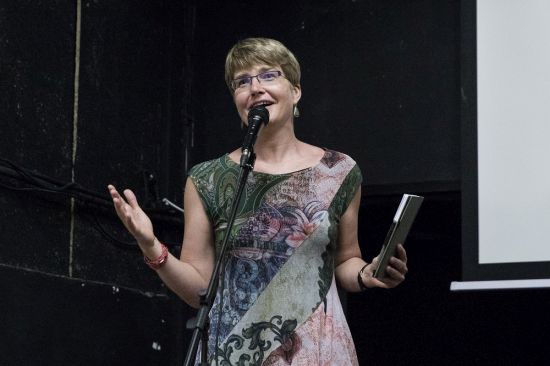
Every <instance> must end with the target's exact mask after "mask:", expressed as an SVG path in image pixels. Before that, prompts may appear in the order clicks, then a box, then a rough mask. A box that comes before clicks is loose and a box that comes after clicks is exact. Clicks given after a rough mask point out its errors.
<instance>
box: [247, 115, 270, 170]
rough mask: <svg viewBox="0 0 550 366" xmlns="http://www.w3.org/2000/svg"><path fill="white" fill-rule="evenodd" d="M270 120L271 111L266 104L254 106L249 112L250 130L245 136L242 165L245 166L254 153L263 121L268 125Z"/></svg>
mask: <svg viewBox="0 0 550 366" xmlns="http://www.w3.org/2000/svg"><path fill="white" fill-rule="evenodd" d="M268 122H269V112H268V110H267V109H266V108H265V107H264V106H261V105H260V106H257V107H254V108H252V109H251V110H250V112H248V131H247V132H246V136H245V137H244V141H243V146H242V149H241V151H242V155H241V166H245V165H246V164H247V162H248V160H249V158H250V155H251V154H252V147H253V146H254V143H255V142H256V136H258V131H260V127H261V125H262V123H263V124H264V125H267V124H268Z"/></svg>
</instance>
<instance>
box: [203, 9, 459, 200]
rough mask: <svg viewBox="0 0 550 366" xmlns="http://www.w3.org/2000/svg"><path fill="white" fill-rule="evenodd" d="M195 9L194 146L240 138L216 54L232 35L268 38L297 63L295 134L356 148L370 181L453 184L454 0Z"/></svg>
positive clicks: (228, 144)
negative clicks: (299, 72)
mask: <svg viewBox="0 0 550 366" xmlns="http://www.w3.org/2000/svg"><path fill="white" fill-rule="evenodd" d="M273 8H276V9H273ZM197 14H198V16H197V19H198V21H197V40H198V42H197V47H198V52H197V60H198V61H199V62H200V64H201V67H200V68H198V69H197V72H196V73H195V77H194V81H195V85H196V90H197V95H199V96H201V97H202V99H203V100H204V102H203V103H202V104H201V106H200V107H199V108H202V114H201V115H200V117H199V119H200V124H201V126H202V127H204V128H201V129H200V130H198V131H197V141H199V142H200V144H201V146H199V147H198V149H199V151H200V153H199V156H201V157H202V156H205V155H206V156H212V157H214V156H216V155H219V154H221V153H224V152H227V151H232V150H233V149H234V148H235V147H236V146H238V144H239V142H240V135H241V134H242V132H241V131H239V130H238V125H239V119H238V116H237V115H236V113H235V111H234V107H233V105H232V101H231V98H230V96H229V94H228V92H227V88H226V86H225V84H224V82H223V65H224V60H225V54H226V53H227V51H228V50H229V48H230V47H231V46H232V45H233V44H234V43H235V41H236V40H238V39H241V38H246V37H250V36H265V37H273V38H276V39H279V40H281V41H282V42H283V43H285V44H286V45H287V46H288V47H289V48H290V49H291V50H293V51H294V52H295V54H296V56H297V58H298V60H299V61H300V63H301V66H302V74H303V77H302V92H303V93H302V101H301V102H300V104H299V105H300V109H301V112H302V113H301V114H302V117H300V118H299V119H297V120H296V131H297V134H298V136H299V137H300V138H302V139H303V140H305V141H307V142H310V143H312V144H315V145H320V146H326V147H329V148H332V149H336V150H340V151H344V152H346V153H347V154H349V155H351V156H352V157H354V158H355V159H356V160H357V161H358V163H359V165H360V166H361V168H362V169H363V171H364V173H365V176H366V178H367V184H368V185H375V186H378V185H384V186H386V188H387V187H388V186H391V185H403V184H406V183H407V184H410V185H411V186H416V185H417V184H418V183H422V184H420V186H422V185H424V186H427V183H428V182H437V186H438V187H439V188H440V189H441V188H443V189H446V190H449V189H457V188H458V182H459V180H460V169H459V167H460V150H459V146H460V125H459V123H458V121H459V107H460V104H459V102H460V99H459V95H460V94H459V84H460V73H459V71H460V69H459V67H458V66H459V39H460V28H459V21H460V13H459V2H458V1H440V2H437V1H397V2H396V1H390V2H381V1H335V2H313V1H297V2H296V1H292V2H290V1H286V2H285V1H283V2H282V3H281V2H279V3H278V4H277V6H272V5H262V6H260V7H259V5H258V4H257V3H256V2H251V1H240V2H239V4H238V5H236V4H234V3H233V2H225V3H223V5H222V4H218V5H217V8H216V11H213V7H212V6H211V5H208V3H207V4H204V3H201V5H199V7H198V13H197ZM228 14H235V16H234V17H232V16H229V17H228ZM216 29H220V30H222V29H223V31H222V32H217V31H215V30H216ZM201 148H202V149H201ZM430 188H431V187H430Z"/></svg>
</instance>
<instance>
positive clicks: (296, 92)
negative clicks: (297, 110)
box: [292, 84, 302, 105]
mask: <svg viewBox="0 0 550 366" xmlns="http://www.w3.org/2000/svg"><path fill="white" fill-rule="evenodd" d="M292 90H293V92H294V105H296V104H298V102H299V101H300V98H301V97H302V86H301V85H300V84H297V85H293V86H292Z"/></svg>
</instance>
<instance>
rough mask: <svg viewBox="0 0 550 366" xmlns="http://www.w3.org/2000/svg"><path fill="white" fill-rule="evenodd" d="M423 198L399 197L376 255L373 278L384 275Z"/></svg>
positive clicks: (410, 195)
mask: <svg viewBox="0 0 550 366" xmlns="http://www.w3.org/2000/svg"><path fill="white" fill-rule="evenodd" d="M423 200H424V197H422V196H416V195H413V194H404V195H403V197H402V198H401V202H400V203H399V207H398V208H397V211H396V212H395V216H394V217H393V221H392V223H391V225H390V228H389V230H388V233H387V234H386V238H385V239H384V245H383V246H382V250H381V251H380V255H379V257H378V258H379V262H378V267H377V268H376V270H375V271H374V277H375V278H378V279H380V278H382V277H384V276H385V273H386V267H387V266H388V262H389V260H390V258H391V257H392V256H394V255H395V250H396V248H397V244H405V239H406V238H407V235H408V234H409V230H410V229H411V226H412V224H413V222H414V219H415V218H416V214H417V213H418V210H419V209H420V206H421V205H422V201H423Z"/></svg>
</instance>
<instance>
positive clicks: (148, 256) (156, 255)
mask: <svg viewBox="0 0 550 366" xmlns="http://www.w3.org/2000/svg"><path fill="white" fill-rule="evenodd" d="M167 259H168V248H167V247H166V245H164V244H162V243H161V242H160V241H158V240H157V238H155V239H154V242H153V245H152V246H151V250H148V251H145V250H144V251H143V261H144V262H145V264H147V265H148V266H149V267H150V268H152V269H154V270H157V269H159V268H160V267H162V266H163V265H164V264H165V263H166V260H167Z"/></svg>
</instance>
